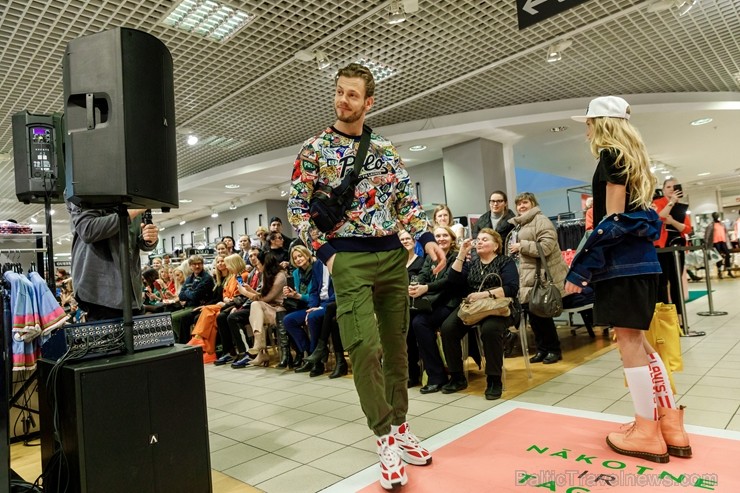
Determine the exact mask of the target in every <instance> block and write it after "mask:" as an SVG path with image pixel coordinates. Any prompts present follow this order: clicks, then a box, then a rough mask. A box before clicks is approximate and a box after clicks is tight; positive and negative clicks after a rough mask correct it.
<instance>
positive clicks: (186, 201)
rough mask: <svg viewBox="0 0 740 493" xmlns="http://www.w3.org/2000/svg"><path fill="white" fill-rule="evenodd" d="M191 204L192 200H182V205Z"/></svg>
mask: <svg viewBox="0 0 740 493" xmlns="http://www.w3.org/2000/svg"><path fill="white" fill-rule="evenodd" d="M190 202H192V200H190V199H180V203H181V204H189V203H190Z"/></svg>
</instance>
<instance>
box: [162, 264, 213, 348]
mask: <svg viewBox="0 0 740 493" xmlns="http://www.w3.org/2000/svg"><path fill="white" fill-rule="evenodd" d="M188 267H189V268H190V270H191V274H190V275H189V276H188V277H187V279H185V284H183V286H182V288H181V289H180V291H179V292H178V297H179V298H180V301H181V302H182V304H183V306H184V307H185V308H183V309H182V310H178V311H176V312H174V313H173V314H172V329H173V331H174V332H175V336H176V337H177V341H178V342H180V343H182V344H185V343H187V342H188V341H189V340H190V326H191V325H192V324H193V321H194V320H195V316H194V315H193V309H195V308H196V307H198V306H201V305H205V304H207V303H208V302H209V301H210V299H211V297H212V295H213V288H214V282H213V277H212V276H211V275H210V274H209V273H208V272H206V271H205V269H204V267H203V257H201V256H200V255H192V256H191V257H190V259H188Z"/></svg>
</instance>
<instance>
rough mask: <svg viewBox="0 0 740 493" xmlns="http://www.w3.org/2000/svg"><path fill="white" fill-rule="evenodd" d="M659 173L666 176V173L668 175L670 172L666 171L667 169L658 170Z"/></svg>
mask: <svg viewBox="0 0 740 493" xmlns="http://www.w3.org/2000/svg"><path fill="white" fill-rule="evenodd" d="M660 172H661V173H663V174H664V175H667V174H668V173H670V171H668V170H667V169H663V170H660Z"/></svg>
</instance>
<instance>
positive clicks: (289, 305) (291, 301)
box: [283, 298, 308, 313]
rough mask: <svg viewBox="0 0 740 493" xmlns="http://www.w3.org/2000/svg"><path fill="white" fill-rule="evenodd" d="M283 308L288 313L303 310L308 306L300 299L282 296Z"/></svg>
mask: <svg viewBox="0 0 740 493" xmlns="http://www.w3.org/2000/svg"><path fill="white" fill-rule="evenodd" d="M283 308H285V311H287V312H288V313H290V312H297V311H298V310H305V309H306V308H308V303H306V302H305V301H303V300H302V299H295V298H283Z"/></svg>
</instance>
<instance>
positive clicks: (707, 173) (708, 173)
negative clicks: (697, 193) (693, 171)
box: [696, 171, 712, 176]
mask: <svg viewBox="0 0 740 493" xmlns="http://www.w3.org/2000/svg"><path fill="white" fill-rule="evenodd" d="M711 174H712V173H710V172H709V171H706V172H704V173H699V174H698V175H696V176H707V175H711Z"/></svg>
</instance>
